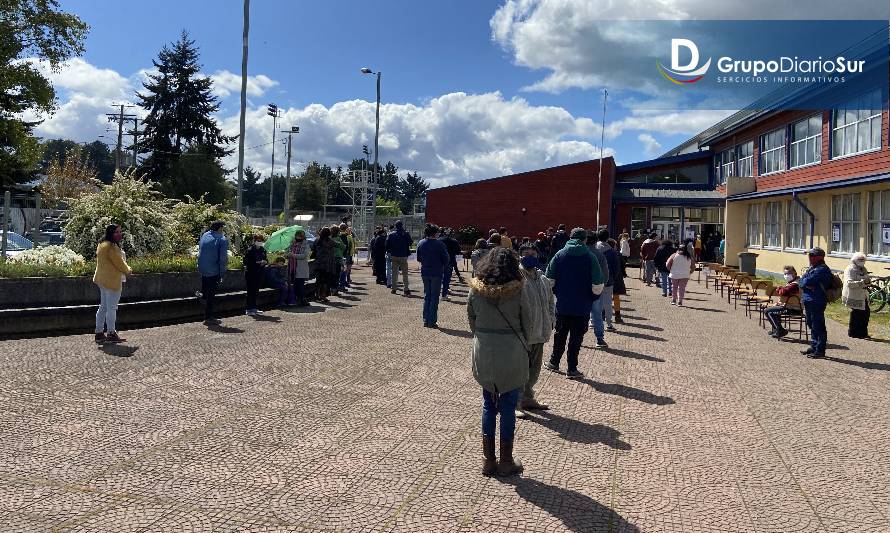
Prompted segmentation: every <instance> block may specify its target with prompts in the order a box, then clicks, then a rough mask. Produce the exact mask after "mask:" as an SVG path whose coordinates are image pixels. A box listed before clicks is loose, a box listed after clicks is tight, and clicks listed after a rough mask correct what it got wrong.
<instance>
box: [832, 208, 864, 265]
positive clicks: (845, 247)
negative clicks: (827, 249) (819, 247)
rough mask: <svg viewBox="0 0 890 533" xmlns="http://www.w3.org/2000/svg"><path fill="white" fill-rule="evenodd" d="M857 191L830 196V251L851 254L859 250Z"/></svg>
mask: <svg viewBox="0 0 890 533" xmlns="http://www.w3.org/2000/svg"><path fill="white" fill-rule="evenodd" d="M859 221H860V218H859V193H855V194H839V195H837V196H832V197H831V234H830V235H829V240H830V241H831V251H833V252H842V253H848V254H852V253H854V252H857V251H858V250H859Z"/></svg>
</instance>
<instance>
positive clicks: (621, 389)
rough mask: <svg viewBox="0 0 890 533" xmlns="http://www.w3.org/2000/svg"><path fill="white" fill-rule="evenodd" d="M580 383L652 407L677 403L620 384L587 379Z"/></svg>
mask: <svg viewBox="0 0 890 533" xmlns="http://www.w3.org/2000/svg"><path fill="white" fill-rule="evenodd" d="M578 381H580V382H581V383H586V384H588V385H590V386H591V387H593V388H594V389H595V390H596V391H597V392H602V393H603V394H614V395H615V396H621V397H622V398H627V399H628V400H637V401H640V402H643V403H651V404H652V405H672V404H675V403H677V402H675V401H674V399H673V398H668V397H667V396H658V395H655V394H652V393H651V392H648V391H644V390H642V389H637V388H634V387H628V386H627V385H619V384H618V383H599V382H597V381H594V380H592V379H587V378H585V379H581V380H578Z"/></svg>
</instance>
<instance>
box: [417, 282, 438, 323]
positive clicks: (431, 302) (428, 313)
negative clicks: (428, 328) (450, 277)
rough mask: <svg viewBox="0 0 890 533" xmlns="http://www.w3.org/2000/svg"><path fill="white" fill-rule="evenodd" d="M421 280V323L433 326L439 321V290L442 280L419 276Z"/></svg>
mask: <svg viewBox="0 0 890 533" xmlns="http://www.w3.org/2000/svg"><path fill="white" fill-rule="evenodd" d="M421 279H422V280H423V323H424V324H430V325H433V324H435V323H436V321H437V320H438V319H439V290H441V287H442V278H433V277H429V276H421Z"/></svg>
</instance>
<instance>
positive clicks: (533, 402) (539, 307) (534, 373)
mask: <svg viewBox="0 0 890 533" xmlns="http://www.w3.org/2000/svg"><path fill="white" fill-rule="evenodd" d="M519 253H520V255H521V258H520V272H522V275H523V277H524V278H525V285H523V287H522V298H523V300H525V301H527V302H528V308H529V310H530V311H531V320H530V322H531V326H530V328H529V329H530V334H529V337H528V349H529V358H528V365H529V367H528V381H527V382H526V383H525V387H523V388H522V390H521V391H520V392H521V394H520V400H519V410H517V412H516V416H517V417H519V418H526V417H527V416H528V415H527V414H526V412H525V411H534V410H541V411H546V410H548V409H550V407H549V406H548V405H546V404H543V403H540V402H539V401H538V400H537V399H536V398H535V391H534V386H535V384H536V383H537V382H538V378H539V377H540V376H541V364H542V363H543V360H544V345H545V344H546V343H547V341H549V340H550V335H551V334H552V332H553V328H554V326H555V325H556V308H555V304H554V299H553V282H552V281H550V280H549V279H547V278H546V277H544V273H543V272H541V269H540V263H539V262H538V250H537V248H535V245H534V244H531V243H529V244H525V245H523V246H522V247H521V248H520V249H519Z"/></svg>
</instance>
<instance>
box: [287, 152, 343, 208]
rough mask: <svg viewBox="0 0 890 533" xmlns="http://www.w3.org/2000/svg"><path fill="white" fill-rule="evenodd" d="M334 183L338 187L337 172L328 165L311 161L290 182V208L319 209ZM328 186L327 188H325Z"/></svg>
mask: <svg viewBox="0 0 890 533" xmlns="http://www.w3.org/2000/svg"><path fill="white" fill-rule="evenodd" d="M334 183H336V184H337V188H338V189H339V180H338V176H337V174H336V173H335V172H334V170H333V169H332V168H331V167H329V166H328V165H322V164H320V163H318V162H317V161H312V162H311V163H309V164H308V165H307V166H306V170H304V171H303V173H302V174H300V176H299V177H298V178H297V179H296V180H294V181H293V182H291V208H292V209H299V210H303V211H321V210H322V206H323V205H324V203H325V195H326V193H328V192H330V190H329V188H330V187H331V186H332V184H334ZM326 188H328V190H326Z"/></svg>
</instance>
